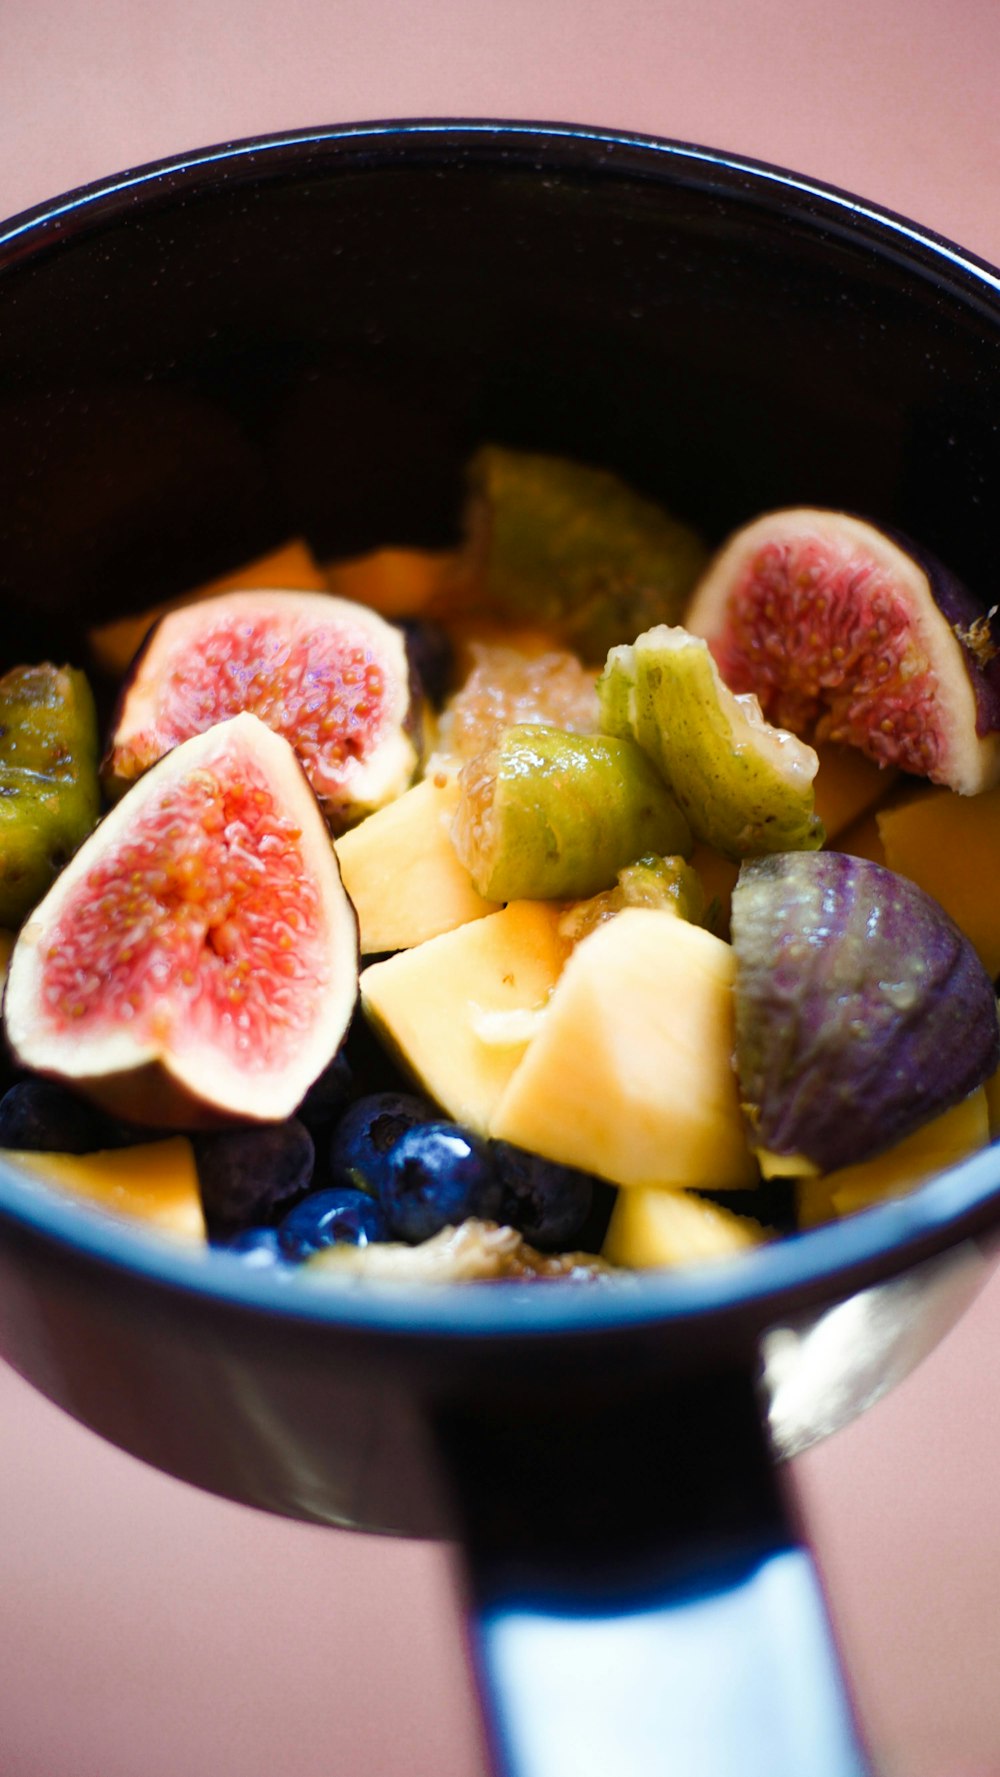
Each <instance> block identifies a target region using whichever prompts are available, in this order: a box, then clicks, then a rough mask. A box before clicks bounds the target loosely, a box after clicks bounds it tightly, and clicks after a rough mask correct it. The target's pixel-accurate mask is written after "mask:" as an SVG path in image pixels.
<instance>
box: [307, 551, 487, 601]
mask: <svg viewBox="0 0 1000 1777" xmlns="http://www.w3.org/2000/svg"><path fill="white" fill-rule="evenodd" d="M458 571H459V570H458V557H457V556H456V555H455V554H454V552H453V551H451V550H442V549H373V550H372V551H371V552H370V554H368V555H355V556H352V557H351V558H350V560H348V561H331V562H327V563H325V565H324V568H323V573H324V577H325V580H326V584H327V587H328V589H329V591H330V592H332V593H333V594H334V596H335V597H336V598H342V599H353V600H355V601H356V602H357V603H358V604H361V605H370V606H371V608H372V610H373V611H378V612H380V613H381V615H382V616H383V617H413V616H416V615H417V614H418V613H420V612H421V611H426V609H427V607H428V605H429V604H430V603H431V601H432V600H433V599H435V598H436V597H439V596H440V595H441V594H442V592H443V591H446V589H447V588H448V586H449V585H450V584H451V582H452V580H453V579H454V578H455V576H456V575H457V573H458Z"/></svg>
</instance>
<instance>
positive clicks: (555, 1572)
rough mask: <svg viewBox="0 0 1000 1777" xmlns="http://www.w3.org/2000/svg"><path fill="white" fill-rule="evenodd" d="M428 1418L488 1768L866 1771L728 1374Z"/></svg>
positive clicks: (699, 1773) (748, 1413)
mask: <svg viewBox="0 0 1000 1777" xmlns="http://www.w3.org/2000/svg"><path fill="white" fill-rule="evenodd" d="M441 1429H442V1435H443V1437H444V1441H445V1447H446V1451H447V1455H448V1459H449V1462H450V1466H451V1469H452V1474H453V1476H454V1477H455V1479H456V1481H457V1485H458V1490H459V1498H460V1510H461V1514H462V1518H463V1520H464V1526H465V1534H466V1554H467V1561H468V1570H467V1584H468V1590H469V1636H470V1645H471V1653H472V1659H473V1664H474V1667H475V1670H476V1674H477V1679H478V1683H479V1688H480V1693H481V1699H482V1704H483V1712H484V1717H485V1722H486V1728H487V1734H488V1738H489V1741H490V1745H491V1750H492V1755H493V1760H494V1767H495V1770H496V1772H497V1773H498V1777H868V1774H869V1772H870V1767H869V1765H868V1763H867V1760H866V1758H865V1755H864V1753H863V1751H862V1749H861V1745H860V1742H859V1739H858V1734H857V1728H856V1725H855V1721H854V1717H853V1712H852V1709H851V1705H850V1703H849V1701H848V1699H847V1695H846V1692H845V1689H844V1686H843V1681H842V1678H841V1675H840V1671H839V1665H838V1660H837V1654H836V1649H835V1646H834V1641H833V1636H832V1633H831V1630H830V1625H829V1622H828V1618H827V1614H826V1608H825V1604H824V1601H823V1597H822V1592H821V1589H820V1586H819V1583H818V1580H817V1577H816V1573H815V1570H814V1568H813V1565H812V1562H811V1560H810V1557H809V1554H808V1552H807V1550H806V1549H805V1548H804V1547H803V1546H802V1545H801V1543H800V1542H799V1540H798V1536H797V1533H796V1531H795V1529H794V1527H793V1526H792V1524H791V1522H790V1519H789V1515H788V1511H787V1508H786V1505H785V1501H784V1499H783V1496H782V1492H781V1489H780V1487H779V1485H778V1481H777V1478H776V1476H775V1473H774V1470H773V1467H772V1463H771V1459H770V1456H769V1454H768V1451H767V1449H766V1444H765V1435H764V1432H763V1429H762V1426H761V1421H760V1415H759V1411H758V1408H757V1404H756V1402H755V1399H754V1394H753V1389H752V1385H751V1383H750V1381H749V1379H748V1378H746V1377H744V1376H740V1375H731V1374H726V1375H722V1376H719V1375H710V1376H709V1375H706V1376H704V1377H699V1378H697V1379H694V1380H691V1379H688V1378H685V1379H684V1380H683V1381H679V1382H678V1383H676V1384H674V1385H672V1386H671V1387H669V1388H668V1389H663V1388H662V1385H661V1387H660V1388H658V1389H657V1390H655V1391H652V1390H646V1389H643V1388H641V1387H638V1386H632V1385H628V1386H627V1387H626V1392H625V1393H624V1394H622V1393H618V1392H616V1393H614V1394H613V1395H610V1396H604V1397H601V1398H597V1399H595V1397H594V1395H591V1396H590V1397H589V1399H588V1396H587V1393H586V1391H584V1392H582V1393H581V1395H580V1396H579V1398H575V1399H574V1398H569V1399H562V1400H560V1401H559V1402H545V1403H544V1404H543V1403H542V1402H540V1401H539V1400H538V1399H537V1398H528V1399H522V1400H521V1401H520V1402H519V1403H518V1404H515V1403H514V1402H513V1401H511V1402H510V1403H508V1404H507V1405H506V1406H502V1405H498V1404H496V1403H495V1402H494V1403H492V1404H491V1405H490V1406H489V1408H488V1409H487V1408H484V1409H483V1411H481V1412H480V1413H478V1414H477V1415H476V1417H475V1419H474V1420H473V1419H470V1418H469V1417H468V1416H467V1415H466V1416H463V1418H462V1420H461V1421H459V1420H455V1419H452V1420H451V1421H445V1422H443V1423H442V1428H441Z"/></svg>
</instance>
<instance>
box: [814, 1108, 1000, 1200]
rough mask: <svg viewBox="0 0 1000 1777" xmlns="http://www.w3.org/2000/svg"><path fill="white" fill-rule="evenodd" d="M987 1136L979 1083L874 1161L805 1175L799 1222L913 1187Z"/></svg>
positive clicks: (984, 1141)
mask: <svg viewBox="0 0 1000 1777" xmlns="http://www.w3.org/2000/svg"><path fill="white" fill-rule="evenodd" d="M989 1139H990V1125H989V1112H988V1107H987V1090H986V1087H984V1086H980V1087H979V1088H978V1090H977V1091H975V1092H972V1093H970V1094H969V1097H968V1098H965V1099H963V1100H962V1102H961V1104H956V1105H953V1106H952V1108H951V1110H949V1111H944V1112H943V1113H942V1114H941V1116H940V1117H935V1118H933V1120H932V1121H931V1122H930V1123H925V1124H924V1125H923V1127H922V1128H921V1129H915V1130H914V1131H913V1134H912V1135H908V1136H905V1137H904V1139H903V1140H902V1141H901V1142H897V1143H896V1145H895V1147H892V1148H889V1149H888V1150H887V1151H886V1153H884V1154H878V1155H876V1157H875V1158H874V1159H873V1160H863V1161H861V1162H859V1164H858V1165H857V1166H842V1167H839V1168H838V1169H837V1171H836V1172H828V1173H824V1174H823V1176H822V1177H820V1178H816V1179H805V1180H804V1181H803V1182H802V1184H801V1185H800V1186H799V1221H800V1223H801V1225H802V1226H803V1227H806V1228H811V1227H815V1226H816V1225H817V1224H818V1223H820V1222H826V1221H830V1220H831V1219H832V1218H834V1217H840V1216H848V1215H853V1214H854V1213H855V1211H857V1210H859V1209H868V1208H869V1207H870V1206H871V1204H873V1203H879V1202H881V1201H882V1199H883V1198H886V1197H899V1196H902V1194H903V1193H904V1192H906V1191H913V1190H916V1188H917V1186H918V1185H922V1184H925V1183H926V1182H927V1180H928V1179H930V1178H933V1177H934V1175H935V1173H938V1172H944V1171H945V1169H946V1168H947V1167H949V1166H955V1165H956V1164H957V1163H958V1161H959V1160H964V1159H965V1158H966V1156H967V1155H969V1154H974V1153H976V1152H977V1151H978V1150H979V1149H980V1148H985V1147H986V1145H987V1143H988V1141H989Z"/></svg>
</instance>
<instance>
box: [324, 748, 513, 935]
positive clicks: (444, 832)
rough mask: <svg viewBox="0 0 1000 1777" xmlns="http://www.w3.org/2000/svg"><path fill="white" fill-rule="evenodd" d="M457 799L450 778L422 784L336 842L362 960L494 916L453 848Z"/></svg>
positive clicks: (454, 783) (494, 908) (494, 907)
mask: <svg viewBox="0 0 1000 1777" xmlns="http://www.w3.org/2000/svg"><path fill="white" fill-rule="evenodd" d="M458 798H459V787H458V780H457V778H455V777H446V776H445V775H444V774H439V775H437V776H435V777H430V778H426V779H425V780H424V782H423V783H420V784H415V785H414V786H413V788H412V789H410V790H406V791H404V793H403V795H402V796H398V797H397V798H396V800H395V802H390V803H389V804H388V805H387V806H386V807H385V808H380V809H379V810H378V811H377V812H376V813H375V814H370V815H369V816H368V818H367V820H364V821H362V822H361V825H360V826H358V827H354V828H353V829H352V830H351V831H350V832H349V833H344V834H343V835H342V837H341V838H340V839H338V840H337V844H336V852H337V857H338V859H339V861H340V873H341V876H342V877H343V879H344V887H345V888H346V890H347V893H348V895H349V896H350V898H351V900H352V901H353V903H354V908H355V912H356V913H357V916H358V925H359V927H360V932H361V954H362V956H373V955H376V954H378V953H379V952H381V951H385V950H409V949H411V948H412V947H413V946H414V945H415V944H423V943H425V942H426V941H427V939H428V938H436V937H438V936H439V935H440V934H441V933H442V932H451V931H454V930H455V928H456V927H457V926H462V925H467V924H468V922H469V921H470V920H473V919H482V918H484V917H485V915H486V914H488V913H495V912H496V911H497V903H496V902H495V901H484V900H483V898H482V896H481V895H477V893H476V891H475V889H474V888H473V886H472V879H471V877H470V876H469V872H468V871H467V870H466V869H465V867H464V865H462V864H460V863H459V861H458V856H457V854H456V852H455V847H454V846H453V845H452V842H451V837H450V828H451V822H452V817H453V815H454V813H455V809H456V807H457V805H458Z"/></svg>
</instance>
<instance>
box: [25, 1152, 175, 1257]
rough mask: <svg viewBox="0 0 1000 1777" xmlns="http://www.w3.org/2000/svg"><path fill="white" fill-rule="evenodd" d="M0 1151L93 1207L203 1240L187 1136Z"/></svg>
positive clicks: (32, 1174)
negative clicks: (102, 1146) (61, 1149)
mask: <svg viewBox="0 0 1000 1777" xmlns="http://www.w3.org/2000/svg"><path fill="white" fill-rule="evenodd" d="M0 1153H2V1155H3V1158H4V1160H5V1161H7V1162H8V1163H9V1164H10V1165H11V1166H13V1167H15V1168H16V1170H17V1171H18V1172H21V1173H26V1174H27V1175H28V1176H29V1177H31V1178H34V1179H37V1180H39V1182H40V1183H42V1184H44V1185H52V1186H53V1187H54V1188H55V1189H56V1190H60V1191H67V1192H69V1193H70V1194H71V1195H72V1196H75V1197H79V1198H81V1199H83V1200H85V1201H87V1202H89V1203H91V1204H93V1205H94V1206H95V1207H97V1208H98V1209H105V1210H110V1211H111V1212H112V1213H113V1214H115V1215H120V1216H127V1217H129V1218H130V1219H132V1220H135V1221H140V1222H146V1223H147V1224H148V1225H149V1226H150V1227H153V1228H155V1229H156V1230H157V1232H158V1233H161V1234H176V1235H179V1236H180V1237H181V1238H182V1239H185V1240H196V1241H197V1240H201V1241H203V1240H204V1239H205V1217H204V1214H203V1211H202V1206H201V1191H200V1189H199V1186H198V1169H197V1167H196V1165H195V1159H194V1149H193V1147H192V1146H191V1143H190V1142H189V1141H188V1139H187V1137H186V1136H183V1135H178V1136H172V1137H171V1138H170V1139H169V1140H167V1141H155V1142H144V1143H142V1144H141V1145H140V1146H138V1147H134V1148H115V1149H109V1150H106V1151H103V1152H101V1153H97V1154H35V1153H25V1152H22V1151H21V1150H20V1149H0Z"/></svg>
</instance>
